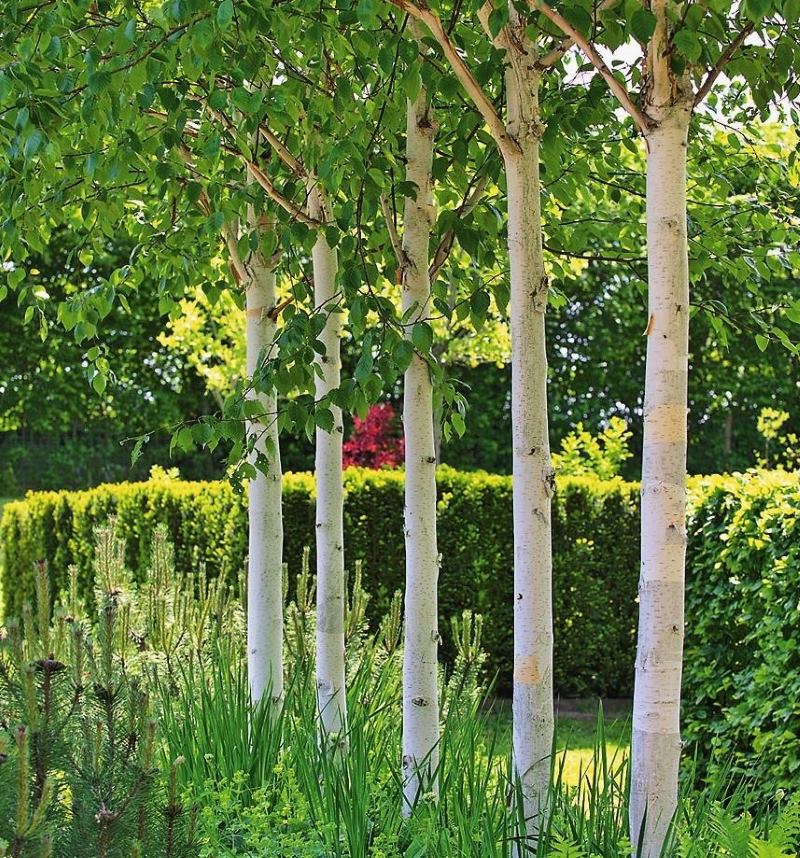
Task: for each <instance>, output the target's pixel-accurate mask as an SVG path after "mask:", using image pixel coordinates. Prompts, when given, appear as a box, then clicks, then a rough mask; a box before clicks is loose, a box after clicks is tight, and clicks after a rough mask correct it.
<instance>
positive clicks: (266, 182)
mask: <svg viewBox="0 0 800 858" xmlns="http://www.w3.org/2000/svg"><path fill="white" fill-rule="evenodd" d="M237 154H238V155H239V156H240V157H241V158H242V160H243V161H244V163H245V165H246V167H247V170H248V172H249V173H250V175H251V176H252V177H253V178H254V179H255V180H256V182H257V183H258V184H259V185H260V186H261V187H262V188H263V189H264V190H265V191H266V193H267V196H268V197H269V198H270V199H271V200H273V202H276V203H277V204H278V205H279V206H280V207H281V208H282V209H283V210H284V211H286V212H288V213H289V214H290V215H292V217H293V218H294V219H295V220H298V221H300V223H304V224H305V225H306V226H311V227H314V228H316V227H319V226H322V223H321V222H320V221H318V220H317V219H316V218H313V217H309V216H308V213H307V212H306V211H305V210H304V209H302V208H301V207H300V206H298V205H297V204H296V203H293V202H292V201H291V200H290V199H289V198H288V197H285V196H284V195H283V194H282V193H281V192H280V191H279V190H278V189H277V188H276V187H275V185H274V184H273V182H272V179H270V177H269V176H268V175H267V174H266V173H265V172H264V171H263V170H262V169H261V168H260V167H259V166H258V164H256V163H255V162H254V161H250V160H248V159H247V158H245V157H244V155H242V153H241V152H238V153H237Z"/></svg>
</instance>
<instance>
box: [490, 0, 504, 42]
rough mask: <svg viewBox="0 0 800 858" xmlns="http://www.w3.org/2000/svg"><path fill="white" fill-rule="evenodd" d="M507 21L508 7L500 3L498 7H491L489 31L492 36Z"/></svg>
mask: <svg viewBox="0 0 800 858" xmlns="http://www.w3.org/2000/svg"><path fill="white" fill-rule="evenodd" d="M507 23H508V7H507V6H506V5H505V4H502V5H501V6H500V7H499V8H498V9H493V10H492V11H491V13H490V14H489V32H490V33H491V34H492V38H494V37H495V36H496V35H497V34H498V33H499V32H500V30H502V29H503V27H505V25H506V24H507Z"/></svg>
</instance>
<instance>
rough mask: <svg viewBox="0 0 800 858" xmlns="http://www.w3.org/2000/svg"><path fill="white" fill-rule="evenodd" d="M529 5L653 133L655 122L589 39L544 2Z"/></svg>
mask: <svg viewBox="0 0 800 858" xmlns="http://www.w3.org/2000/svg"><path fill="white" fill-rule="evenodd" d="M528 5H529V6H530V7H531V9H533V10H534V11H535V12H541V13H542V14H543V15H544V16H545V17H546V18H548V19H549V20H550V21H552V22H553V23H554V24H555V25H556V26H557V27H558V28H559V29H560V30H561V31H562V32H563V33H565V34H566V35H567V36H568V37H570V38H571V39H572V40H573V41H574V43H575V44H576V45H577V46H578V47H579V48H580V49H581V50H582V51H583V52H584V54H586V57H587V59H588V60H589V61H590V62H591V64H592V65H593V66H594V67H595V68H596V69H597V71H598V73H599V74H600V75H601V76H602V78H603V79H604V80H605V82H606V83H607V84H608V87H609V89H610V90H611V91H612V92H613V93H614V95H615V96H616V97H617V101H619V103H620V104H621V105H622V106H623V107H624V108H625V110H626V111H627V112H628V113H629V114H630V115H631V116H632V117H633V120H634V122H636V124H637V125H638V126H639V128H640V129H641V131H642V133H643V134H647V133H648V132H649V131H652V129H653V128H654V127H655V122H654V121H653V120H652V119H651V118H650V117H649V116H648V115H647V114H646V113H644V111H642V109H641V108H640V107H638V106H637V105H636V104H635V103H634V101H633V99H632V98H631V96H630V93H629V92H628V90H627V89H626V88H625V87H624V86H623V85H622V84H621V83H620V82H619V81H618V80H617V79H616V78H615V77H614V75H613V74H612V72H611V69H610V68H609V67H608V66H607V65H606V63H605V60H603V58H602V57H601V56H600V54H599V53H598V52H597V48H595V46H594V45H593V44H592V43H591V42H590V41H589V39H587V38H586V36H584V35H583V34H582V33H581V32H580V31H579V30H578V29H577V28H576V27H573V26H572V24H570V23H569V21H567V19H566V18H564V16H563V15H561V14H559V13H558V12H556V10H555V9H553V8H552V7H550V6H548V5H547V3H545V2H544V0H528Z"/></svg>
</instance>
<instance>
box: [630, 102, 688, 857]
mask: <svg viewBox="0 0 800 858" xmlns="http://www.w3.org/2000/svg"><path fill="white" fill-rule="evenodd" d="M688 122H689V109H688V108H679V107H676V108H674V109H672V110H671V111H670V112H669V113H667V114H666V116H665V117H664V118H663V119H662V120H661V121H660V122H659V126H658V128H657V129H656V130H654V131H652V132H650V133H649V134H648V135H647V136H646V142H647V267H648V289H649V311H648V312H649V321H648V325H647V333H648V339H647V366H646V379H645V402H644V447H643V453H642V525H641V526H642V563H641V577H640V580H639V638H638V645H637V656H636V685H635V691H634V702H633V742H632V754H631V802H630V818H631V841H632V844H633V849H634V854H636V850H637V848H638V846H639V844H640V843H641V846H642V851H641V853H640V854H641V855H642V856H643V858H658V856H660V855H661V850H662V846H663V843H664V839H665V837H666V835H667V832H668V829H669V825H670V822H671V820H672V817H673V815H674V813H675V809H676V807H677V800H678V766H679V762H680V752H681V738H680V700H681V661H682V657H683V590H684V569H685V557H686V527H685V506H686V411H687V393H686V383H687V374H688V359H689V263H688V245H687V236H686V138H687V129H688Z"/></svg>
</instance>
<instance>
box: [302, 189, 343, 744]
mask: <svg viewBox="0 0 800 858" xmlns="http://www.w3.org/2000/svg"><path fill="white" fill-rule="evenodd" d="M308 205H309V214H310V216H311V217H313V218H315V219H316V220H320V221H323V222H328V221H329V220H330V217H329V212H328V211H327V207H326V205H325V200H324V198H323V196H322V194H321V192H320V191H319V190H318V189H317V188H316V187H314V185H313V184H312V185H311V187H310V188H309V197H308ZM312 258H313V264H314V303H315V304H316V306H317V307H318V308H319V309H320V311H321V312H323V313H327V314H328V315H327V316H326V320H325V327H324V328H323V330H322V333H321V334H320V336H319V338H320V340H321V341H322V343H323V345H324V346H325V354H324V355H323V356H321V357H320V358H319V368H320V370H321V376H320V375H317V376H316V379H315V389H316V391H315V392H316V398H317V399H318V400H319V399H321V398H322V397H324V396H327V395H328V394H329V393H330V392H331V391H332V390H335V389H336V388H338V387H339V382H340V371H341V360H340V347H339V340H340V335H341V318H342V317H341V314H340V313H339V312H337V311H335V310H338V308H337V307H336V302H335V294H336V273H337V265H338V263H337V258H336V250H335V248H333V247H331V246H330V245H329V244H328V241H327V239H326V237H325V231H324V230H323V229H320V230H319V231H318V233H317V240H316V242H315V244H314V250H313V253H312ZM332 310H334V311H333V312H332ZM331 411H332V412H333V429H332V430H331V431H330V432H326V431H325V430H324V429H321V428H320V427H317V430H316V459H315V465H314V471H315V476H316V483H317V513H316V525H317V527H316V542H317V704H318V706H319V711H320V723H321V727H322V731H323V734H324V735H325V736H327V737H328V738H329V739H332V740H333V741H343V740H344V735H345V733H346V728H347V700H346V697H345V652H344V526H343V521H342V519H343V505H344V493H343V489H342V433H343V427H342V411H341V409H340V408H338V407H336V406H333V405H332V406H331Z"/></svg>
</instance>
